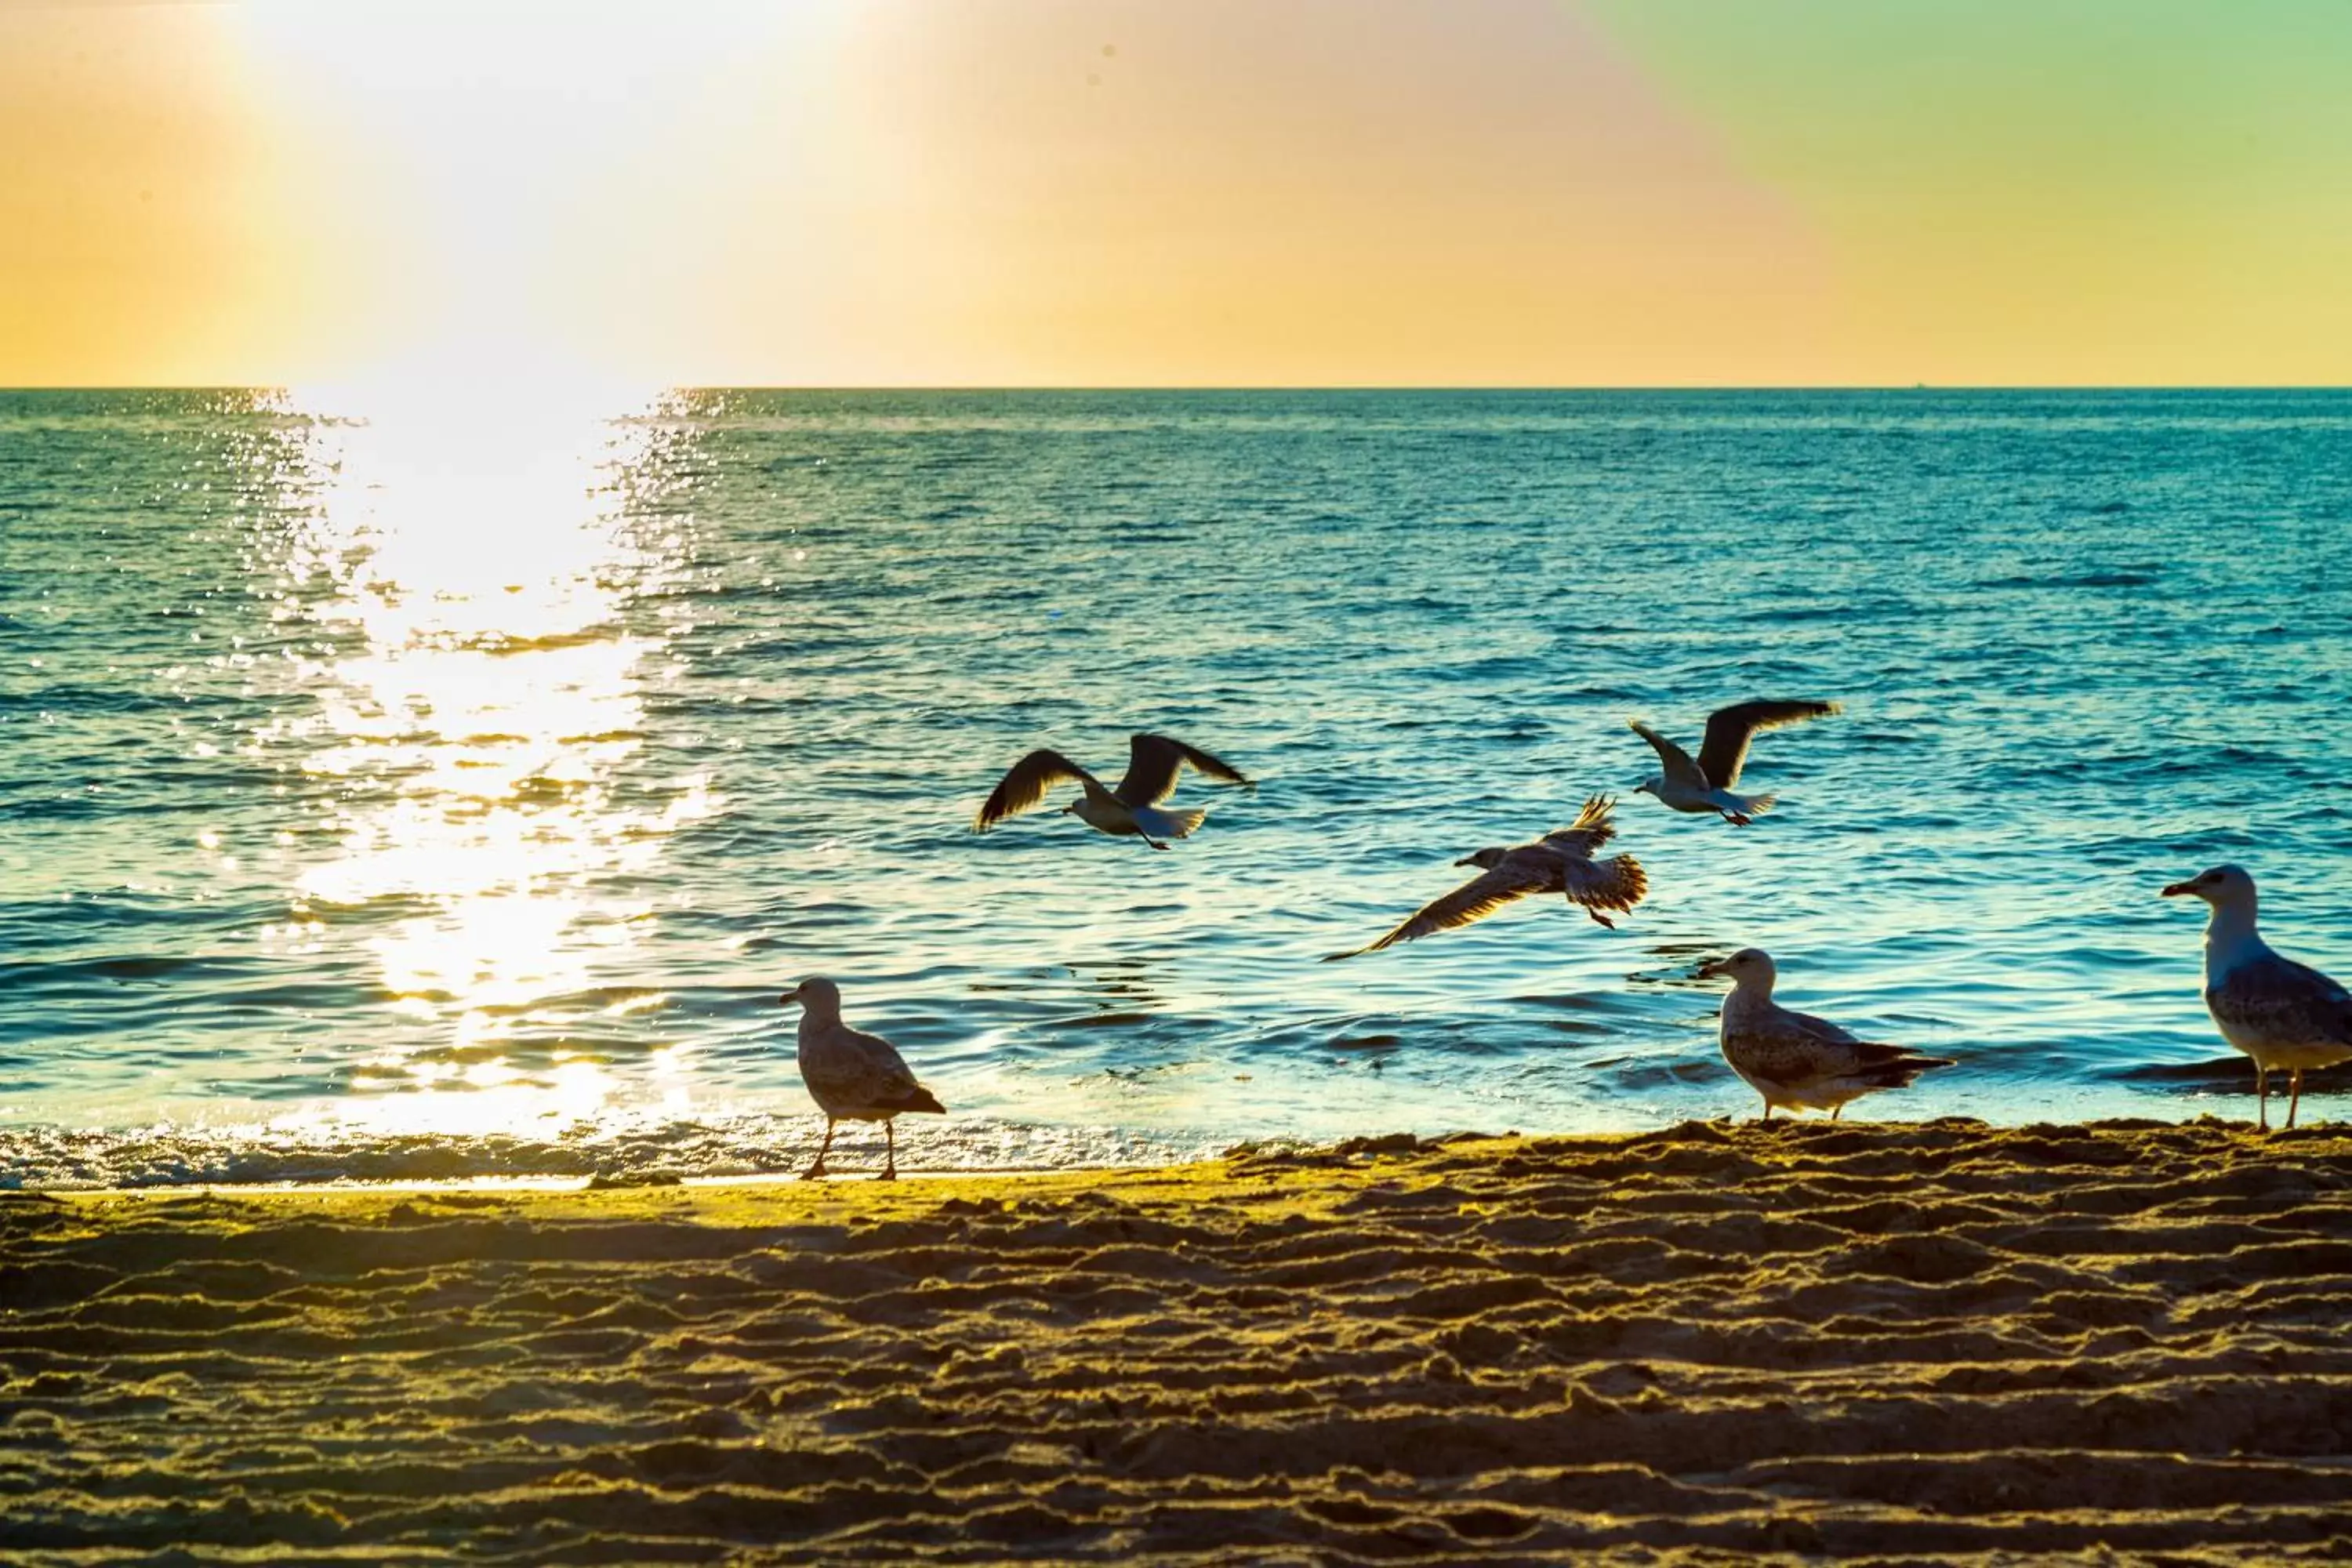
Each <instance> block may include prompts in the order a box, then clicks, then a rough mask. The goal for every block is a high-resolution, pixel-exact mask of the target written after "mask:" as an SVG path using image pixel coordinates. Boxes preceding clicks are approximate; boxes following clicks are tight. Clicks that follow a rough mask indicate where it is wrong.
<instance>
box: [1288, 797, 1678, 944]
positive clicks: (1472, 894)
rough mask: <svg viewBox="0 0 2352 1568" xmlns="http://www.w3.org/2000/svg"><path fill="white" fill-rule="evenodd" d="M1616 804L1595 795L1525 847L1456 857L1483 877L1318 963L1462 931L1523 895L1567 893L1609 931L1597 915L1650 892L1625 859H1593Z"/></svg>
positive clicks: (1607, 834)
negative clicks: (1383, 933) (1375, 939)
mask: <svg viewBox="0 0 2352 1568" xmlns="http://www.w3.org/2000/svg"><path fill="white" fill-rule="evenodd" d="M1616 805H1617V803H1616V802H1615V801H1613V800H1612V799H1611V798H1610V797H1609V796H1607V795H1594V796H1593V797H1592V798H1591V799H1590V800H1588V801H1586V802H1585V803H1584V809H1583V810H1582V811H1581V812H1580V813H1578V814H1577V818H1576V820H1575V821H1574V822H1572V823H1570V825H1569V826H1566V827H1555V828H1553V829H1552V830H1551V831H1550V832H1549V833H1547V834H1545V835H1544V836H1543V837H1541V838H1538V839H1537V840H1536V841H1535V842H1534V843H1532V844H1514V845H1511V846H1509V847H1499V848H1489V849H1481V850H1479V851H1477V852H1476V853H1475V854H1473V855H1468V856H1465V857H1464V858H1462V859H1459V860H1456V861H1455V862H1454V864H1455V865H1456V866H1477V867H1481V868H1484V874H1483V875H1481V876H1476V877H1473V878H1472V879H1470V880H1468V881H1466V882H1465V883H1463V884H1462V885H1461V886H1460V887H1458V888H1456V889H1454V890H1453V891H1452V892H1450V893H1448V894H1446V895H1445V896H1444V898H1442V899H1439V900H1437V901H1436V902H1434V903H1432V904H1428V905H1425V906H1424V907H1423V909H1422V910H1421V912H1420V913H1418V914H1416V915H1414V916H1413V917H1412V919H1411V920H1408V921H1405V922H1404V923H1403V924H1402V925H1401V926H1399V927H1397V928H1396V930H1394V931H1391V932H1389V934H1388V935H1386V936H1384V937H1382V938H1381V939H1380V941H1378V942H1372V943H1370V944H1369V945H1367V946H1364V947H1360V948H1356V949H1354V950H1353V951H1352V952H1335V953H1332V954H1330V955H1329V956H1328V957H1327V958H1326V959H1325V960H1324V961H1323V962H1324V963H1333V962H1335V961H1337V960H1339V959H1342V958H1353V957H1355V956H1356V954H1357V953H1360V952H1379V951H1380V950H1381V948H1384V947H1390V946H1393V945H1394V944H1395V943H1397V942H1411V941H1412V940H1413V939H1414V938H1415V937H1423V936H1427V935H1429V933H1430V932H1432V931H1452V930H1453V929H1454V927H1455V926H1466V925H1468V924H1470V923H1471V922H1472V921H1481V920H1485V919H1486V917H1487V916H1488V915H1491V914H1493V913H1494V912H1495V911H1496V910H1499V909H1501V908H1502V907H1503V906H1504V905H1505V904H1507V903H1509V902H1511V901H1512V900H1514V899H1523V898H1526V897H1527V896H1528V894H1530V893H1563V894H1566V895H1567V897H1568V900H1569V901H1570V903H1574V904H1581V905H1583V906H1584V912H1585V913H1586V914H1588V915H1591V917H1592V919H1593V920H1594V921H1596V922H1597V923H1599V924H1601V925H1604V926H1608V927H1609V928H1610V929H1611V930H1612V931H1613V930H1615V929H1616V922H1615V921H1612V920H1610V918H1609V917H1608V916H1607V915H1604V914H1602V913H1601V910H1621V911H1622V910H1631V909H1632V908H1633V906H1634V905H1635V904H1638V903H1640V902H1641V901H1642V897H1643V894H1645V893H1647V892H1648V891H1649V890H1650V879H1649V877H1648V875H1647V873H1645V872H1644V871H1643V869H1642V863H1641V862H1640V861H1638V860H1636V859H1634V858H1633V857H1632V856H1631V855H1612V856H1611V857H1610V858H1608V859H1606V860H1600V861H1596V860H1594V859H1593V858H1592V852H1593V851H1594V850H1595V849H1598V848H1600V847H1601V846H1602V845H1604V844H1606V843H1608V842H1609V840H1610V839H1612V838H1613V837H1616V834H1617V828H1616V826H1615V825H1614V824H1613V823H1612V822H1611V821H1610V820H1609V814H1610V812H1611V811H1612V810H1614V809H1615V807H1616Z"/></svg>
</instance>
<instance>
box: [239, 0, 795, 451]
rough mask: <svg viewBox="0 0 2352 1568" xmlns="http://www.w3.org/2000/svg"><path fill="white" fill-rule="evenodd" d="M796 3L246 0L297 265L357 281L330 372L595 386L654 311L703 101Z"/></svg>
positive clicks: (701, 155) (644, 330) (529, 386)
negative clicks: (295, 204) (295, 193)
mask: <svg viewBox="0 0 2352 1568" xmlns="http://www.w3.org/2000/svg"><path fill="white" fill-rule="evenodd" d="M790 10H791V8H790V7H779V6H770V5H751V4H743V3H735V0H711V3H708V4H696V5H686V6H675V7H667V6H652V5H640V4H611V3H606V4H585V5H560V6H558V5H451V4H437V5H436V4H414V3H404V4H400V5H383V4H369V3H365V0H362V3H356V4H336V5H319V4H314V3H311V0H255V3H253V4H250V5H246V6H243V7H240V13H241V18H242V25H243V27H244V29H245V37H246V43H247V50H248V54H249V57H250V59H251V64H252V67H253V68H254V71H255V75H256V77H257V79H258V80H259V81H261V82H264V83H266V84H268V85H267V89H266V96H267V97H268V100H270V101H271V102H272V103H273V104H274V106H275V109H276V112H277V113H278V114H279V115H280V116H281V117H282V118H283V119H284V121H286V129H287V131H288V132H289V134H288V135H287V136H286V137H285V138H284V139H283V142H284V144H285V145H286V146H287V147H289V148H294V149H299V151H295V152H291V153H288V154H287V156H288V158H289V164H290V166H289V169H288V170H287V171H286V175H287V178H288V180H289V183H290V184H291V185H292V186H293V187H294V188H296V189H298V190H299V191H300V193H301V204H302V206H303V208H304V216H305V221H304V222H303V223H301V224H300V225H299V226H298V231H297V232H296V233H295V234H293V235H292V236H290V240H291V242H292V243H295V244H297V245H299V246H303V247H310V248H311V249H313V250H323V251H325V252H328V253H329V254H327V255H325V256H322V257H320V258H319V259H320V262H321V264H322V265H320V266H319V267H315V268H312V272H313V274H314V275H315V276H319V277H321V278H331V279H336V280H337V282H336V283H335V284H334V285H332V286H334V287H340V288H342V289H348V290H352V291H353V293H354V298H353V299H352V300H350V301H347V304H348V305H349V306H350V307H351V308H349V309H344V310H338V311H335V312H333V313H334V314H336V315H337V316H338V317H339V318H341V319H344V324H346V325H350V326H352V330H353V331H355V332H358V333H359V334H361V335H360V336H358V337H355V338H354V339H352V341H350V342H345V343H344V344H342V345H341V347H340V349H339V350H338V351H337V352H336V353H333V354H331V356H330V357H329V358H328V359H327V360H325V361H324V362H323V368H324V373H325V374H329V375H332V376H334V377H337V378H339V379H341V378H356V379H357V380H359V381H361V382H362V383H365V384H367V385H368V386H369V388H370V391H371V394H373V393H375V392H376V391H377V389H379V388H380V387H381V386H383V384H393V385H394V386H399V385H402V384H424V385H427V386H431V387H433V388H435V389H436V392H437V390H438V389H440V388H442V387H446V385H447V384H450V383H451V382H453V381H457V380H461V379H463V380H476V379H479V378H484V377H487V378H489V379H490V380H491V381H492V382H494V383H495V384H498V385H499V386H500V387H512V388H517V389H518V390H527V391H530V392H531V393H534V394H536V393H541V392H544V391H546V390H548V389H550V388H551V387H575V386H578V385H579V384H582V383H583V380H584V381H586V382H588V383H592V384H593V383H597V382H600V381H601V380H602V379H603V378H604V376H605V375H607V374H609V373H610V371H611V370H612V368H613V366H614V365H615V364H616V363H620V362H622V361H623V360H625V359H628V358H629V357H630V353H629V351H628V347H627V345H628V344H629V343H630V342H633V341H635V340H636V339H639V338H643V337H645V336H646V335H647V334H648V331H649V329H648V327H647V323H648V322H649V321H656V320H658V319H661V318H662V317H663V316H664V314H665V312H666V310H668V309H669V308H670V307H671V305H672V303H673V301H670V300H667V299H666V298H665V293H666V283H665V280H666V279H668V278H669V277H670V276H671V274H672V272H673V270H674V268H672V267H671V265H670V259H669V256H670V253H671V252H674V251H676V250H677V249H679V248H681V247H680V246H679V243H678V242H677V240H676V239H675V238H674V236H675V234H676V233H677V230H678V229H679V228H680V227H682V226H684V224H683V220H682V218H681V216H680V213H679V210H678V209H677V204H678V203H680V202H682V201H686V200H688V197H687V196H686V195H685V193H687V192H688V191H689V190H691V189H695V188H697V186H696V181H697V179H698V175H700V174H702V173H703V172H705V171H706V170H707V169H708V168H709V166H710V165H711V164H712V163H714V162H715V161H716V160H715V158H714V153H713V148H714V147H720V146H723V142H724V139H723V138H721V137H719V136H716V135H714V134H712V133H711V132H712V127H713V123H714V121H713V119H712V117H713V116H714V115H715V114H717V113H719V108H718V106H719V104H721V103H723V102H732V101H738V100H740V99H742V98H743V97H744V96H746V94H745V93H744V92H742V91H740V90H736V91H732V92H730V91H728V90H724V85H725V84H726V83H728V82H730V81H733V82H734V83H735V85H736V87H737V88H738V89H740V85H741V84H740V77H741V74H742V73H744V72H745V71H747V70H748V69H749V68H750V63H751V62H752V61H755V60H757V59H759V58H761V57H762V54H763V51H765V50H766V49H768V48H769V47H770V46H772V44H773V43H774V42H775V40H776V38H777V37H778V36H779V35H780V32H781V31H782V28H783V26H784V17H785V16H786V15H788V14H789V12H790ZM357 323H363V325H361V324H357ZM653 335H658V334H657V333H656V334H653ZM606 390H607V391H609V390H610V389H606ZM367 402H368V405H369V406H370V407H371V409H372V411H373V412H378V413H381V412H383V411H384V405H383V399H382V397H381V396H378V395H371V396H370V397H369V398H368V399H367ZM534 405H536V400H535V399H534ZM614 406H615V405H614V403H613V402H612V400H611V399H610V398H609V397H607V398H606V399H605V400H604V404H603V405H602V407H601V408H600V410H599V411H600V412H606V413H609V412H611V411H612V410H613V408H614Z"/></svg>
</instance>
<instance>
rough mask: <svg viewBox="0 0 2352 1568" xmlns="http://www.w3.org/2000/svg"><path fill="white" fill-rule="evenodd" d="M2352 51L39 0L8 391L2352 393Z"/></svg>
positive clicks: (1000, 13) (23, 32)
mask: <svg viewBox="0 0 2352 1568" xmlns="http://www.w3.org/2000/svg"><path fill="white" fill-rule="evenodd" d="M2225 13H2226V14H2225ZM2347 45H2352V5H2326V4H2317V5H2313V4H2298V3H2294V0H2274V3H2273V0H2252V3H2250V4H2247V5H2241V6H2231V7H2200V6H2195V5H2167V4H2163V3H2161V0H2158V3H2151V4H2147V5H2137V6H2126V5H2121V4H2112V5H2108V4H2100V3H2097V0H2079V3H2077V4H2074V5H2064V6H2055V7H2053V6H2050V5H2039V4H2036V5H2026V4H2024V3H2023V0H1989V3H1988V4H1986V5H1980V6H1974V7H1968V8H1960V9H1959V10H1957V11H1955V10H1947V9H1944V8H1938V7H1918V8H1909V7H1893V8H1889V7H1885V6H1883V5H1872V4H1869V3H1867V0H1785V3H1783V4H1777V5H1749V6H1741V5H1706V4H1692V3H1685V0H1622V3H1621V0H1589V3H1587V4H1568V3H1555V0H1465V3H1462V4H1451V5H1435V4H1427V5H1420V4H1413V5H1408V4H1402V3H1397V0H1288V3H1286V4H1281V5H1266V4H1260V3H1257V0H1189V3H1187V4H1183V5H1173V4H1150V5H1146V4H1139V3H1116V0H989V3H988V4H984V5H972V4H957V3H955V0H802V3H799V4H794V5H751V4H729V3H727V0H703V3H700V4H696V5H652V4H644V3H639V0H606V3H603V4H593V3H592V4H578V5H563V6H555V5H512V4H509V5H499V4H495V3H485V4H474V5H458V4H454V3H439V4H436V3H434V0H405V3H401V4H389V3H379V0H337V3H335V4H325V3H321V0H254V3H249V4H241V5H234V4H233V5H87V4H67V5H58V4H46V5H43V4H36V5H23V4H17V5H0V237H5V243H0V384H282V383H289V382H296V383H303V382H314V381H331V380H336V379H342V378H362V379H363V378H366V377H368V376H371V375H383V374H399V375H406V376H413V377H416V378H420V379H423V380H425V381H427V382H431V381H434V380H436V379H446V378H449V377H476V378H478V377H484V376H495V377H500V378H510V379H515V380H528V379H530V377H532V376H539V377H546V376H551V375H561V376H564V377H596V378H610V379H613V380H614V381H616V382H626V383H629V384H665V383H667V384H712V383H721V384H1130V385H1131V384H1585V385H1591V384H1821V383H1898V384H1910V383H1912V382H1915V381H1927V382H1931V383H1952V382H1976V383H2012V384H2023V383H2044V382H2072V383H2137V382H2156V383H2165V382H2172V383H2193V384H2216V383H2243V382H2305V383H2307V382H2342V381H2345V380H2346V379H2347V375H2352V303H2347V289H2345V288H2344V287H2343V285H2342V283H2341V281H2340V280H2341V279H2343V278H2344V277H2346V276H2352V182H2347V180H2346V178H2345V177H2344V175H2343V172H2342V163H2341V159H2342V149H2343V148H2344V147H2345V146H2347V144H2352V143H2348V142H2347V140H2346V133H2347V132H2352V110H2347V108H2346V107H2345V101H2344V100H2347V98H2352V95H2347V94H2345V93H2343V92H2342V91H2341V90H2340V88H2341V83H2342V81H2343V80H2345V79H2347V77H2348V76H2352V49H2347Z"/></svg>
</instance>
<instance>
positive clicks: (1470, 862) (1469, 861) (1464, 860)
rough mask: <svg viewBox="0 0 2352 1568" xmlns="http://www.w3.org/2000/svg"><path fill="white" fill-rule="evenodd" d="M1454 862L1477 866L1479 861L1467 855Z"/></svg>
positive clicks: (1461, 864)
mask: <svg viewBox="0 0 2352 1568" xmlns="http://www.w3.org/2000/svg"><path fill="white" fill-rule="evenodd" d="M1477 863H1478V862H1477V860H1476V858H1475V857H1472V856H1468V855H1465V856H1464V857H1462V858H1461V859H1459V860H1456V861H1455V862H1454V864H1455V865H1456V866H1475V865H1476V864H1477Z"/></svg>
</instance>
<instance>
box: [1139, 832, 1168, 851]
mask: <svg viewBox="0 0 2352 1568" xmlns="http://www.w3.org/2000/svg"><path fill="white" fill-rule="evenodd" d="M1143 841H1144V842H1145V843H1146V844H1149V845H1150V846H1151V847H1153V848H1154V849H1165V848H1167V847H1168V846H1166V845H1165V844H1162V843H1160V840H1158V839H1157V838H1154V837H1151V835H1150V834H1149V833H1147V834H1145V835H1144V836H1143Z"/></svg>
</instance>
